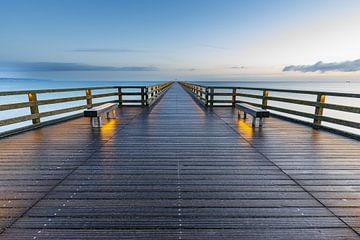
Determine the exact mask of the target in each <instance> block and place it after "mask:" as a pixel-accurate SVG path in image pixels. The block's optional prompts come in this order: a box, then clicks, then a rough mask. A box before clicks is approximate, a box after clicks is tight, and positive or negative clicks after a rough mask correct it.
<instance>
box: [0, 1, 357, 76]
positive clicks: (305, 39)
mask: <svg viewBox="0 0 360 240" xmlns="http://www.w3.org/2000/svg"><path fill="white" fill-rule="evenodd" d="M358 12H360V1H358V0H346V1H344V0H317V1H313V0H312V1H310V0H298V1H297V0H262V1H260V0H258V1H250V0H247V1H241V0H234V1H233V0H167V1H164V0H129V1H124V0H117V1H111V0H106V1H97V0H86V1H85V0H61V1H58V0H46V1H45V0H0V29H1V33H0V34H1V36H0V77H39V78H53V79H105V80H106V79H110V80H115V79H119V80H122V79H124V80H125V79H126V80H131V79H139V80H143V79H149V78H151V80H154V79H156V80H160V79H161V80H169V79H173V78H180V79H199V80H204V79H216V80H219V79H231V80H235V79H239V80H243V79H262V78H288V77H292V78H313V77H317V78H324V77H326V78H329V77H331V78H343V77H346V78H349V77H350V78H357V77H359V75H360V74H359V71H358V70H360V66H358V65H359V63H360V62H359V61H356V60H357V59H359V58H360V45H359V42H360V28H359V27H358V26H360V17H359V16H358V15H359V14H358ZM319 61H322V63H320V64H319V63H318V62H319ZM316 63H317V64H316ZM344 64H346V66H345V67H344ZM324 66H326V67H324ZM285 67H287V68H285ZM320 67H321V68H320ZM284 68H285V69H286V70H287V71H283V70H284Z"/></svg>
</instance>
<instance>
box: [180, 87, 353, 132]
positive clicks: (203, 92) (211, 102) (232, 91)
mask: <svg viewBox="0 0 360 240" xmlns="http://www.w3.org/2000/svg"><path fill="white" fill-rule="evenodd" d="M180 84H181V85H182V86H183V87H184V88H185V89H187V90H188V91H189V92H190V93H191V94H193V95H194V97H195V98H196V99H198V100H199V102H201V103H202V104H203V105H204V106H206V107H213V106H234V105H235V104H236V103H248V104H251V105H253V106H257V107H261V108H263V109H269V110H273V111H276V112H280V113H285V114H288V115H290V116H291V115H292V116H294V115H295V116H300V117H304V118H308V119H311V120H312V121H311V125H312V126H313V127H314V128H319V127H321V126H322V122H328V123H333V124H338V125H341V126H345V127H350V128H355V129H360V122H358V121H351V120H344V119H339V118H334V117H329V116H324V114H323V112H324V109H331V110H337V111H341V112H347V113H353V114H360V107H359V106H360V94H353V93H338V92H317V91H303V90H285V89H271V88H250V87H218V86H202V85H198V84H191V83H186V82H181V83H180ZM249 91H254V92H257V93H258V94H254V93H248V92H249ZM259 93H261V94H259ZM279 93H285V94H287V95H297V94H304V95H310V96H313V97H314V99H315V98H316V100H315V101H312V100H302V99H296V98H291V97H281V96H277V95H279ZM328 96H329V97H330V96H331V97H341V98H351V99H357V100H359V101H358V102H357V104H355V106H346V105H340V104H332V103H328V102H325V99H326V97H328ZM240 97H243V98H247V99H258V101H260V102H259V103H254V102H251V101H246V100H240V99H239V98H240ZM269 101H272V102H273V103H274V102H275V103H279V102H281V103H288V104H296V105H302V106H310V107H313V108H314V109H313V113H308V112H304V111H299V110H295V109H290V108H285V107H280V106H278V105H275V104H269ZM272 115H276V114H274V113H272Z"/></svg>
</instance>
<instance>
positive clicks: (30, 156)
mask: <svg viewBox="0 0 360 240" xmlns="http://www.w3.org/2000/svg"><path fill="white" fill-rule="evenodd" d="M118 115H119V118H118V120H116V121H115V120H113V121H111V122H109V123H107V124H105V125H104V127H103V128H101V129H92V128H91V127H90V126H89V125H88V122H87V121H86V120H87V119H84V118H81V119H76V120H71V121H68V122H65V123H61V124H58V125H54V126H48V127H44V128H42V129H38V130H34V131H31V132H27V133H23V134H19V135H16V136H12V137H9V138H5V139H2V140H0V148H1V149H0V150H1V152H0V190H1V194H0V196H1V200H0V207H1V211H0V214H1V215H0V217H1V219H0V224H1V228H2V230H1V235H0V238H1V239H17V240H18V239H53V240H55V239H360V238H359V234H358V233H357V231H358V230H360V218H359V216H360V211H359V208H358V207H359V206H360V201H359V200H358V199H359V197H360V192H359V190H360V174H359V172H360V161H359V160H360V159H359V155H360V148H359V146H360V145H359V142H358V141H355V140H351V139H347V138H344V137H341V136H337V135H333V134H331V133H326V132H322V131H319V130H314V129H312V128H309V127H304V126H302V125H297V124H295V123H290V122H286V121H283V120H279V119H274V118H270V119H265V121H266V124H265V126H264V127H263V128H262V129H261V130H260V129H252V128H251V127H250V125H249V123H247V122H243V120H239V121H238V120H237V115H236V113H235V111H234V110H231V109H227V108H221V109H217V108H214V110H213V111H210V110H208V111H205V110H204V109H203V108H201V107H200V106H199V105H197V104H196V103H195V102H194V101H193V99H192V98H191V97H190V95H188V94H187V93H186V92H185V91H184V90H183V89H182V88H181V87H180V86H179V85H178V84H176V85H173V86H172V87H170V89H169V90H168V92H167V93H166V94H165V95H164V96H163V98H162V99H161V100H160V101H159V102H158V103H157V104H156V105H154V106H153V108H150V109H147V108H145V109H140V108H131V107H127V108H120V109H119V112H118Z"/></svg>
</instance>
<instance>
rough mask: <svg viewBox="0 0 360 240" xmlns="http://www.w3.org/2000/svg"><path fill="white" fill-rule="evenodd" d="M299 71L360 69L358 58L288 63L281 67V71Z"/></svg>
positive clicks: (346, 70)
mask: <svg viewBox="0 0 360 240" xmlns="http://www.w3.org/2000/svg"><path fill="white" fill-rule="evenodd" d="M289 71H299V72H317V71H319V72H322V73H324V72H332V71H336V72H355V71H360V59H357V60H354V61H345V62H332V63H324V62H321V61H320V62H317V63H315V64H314V65H290V66H286V67H284V69H283V72H289Z"/></svg>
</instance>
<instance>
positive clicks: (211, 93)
mask: <svg viewBox="0 0 360 240" xmlns="http://www.w3.org/2000/svg"><path fill="white" fill-rule="evenodd" d="M213 106H214V88H210V107H213Z"/></svg>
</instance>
